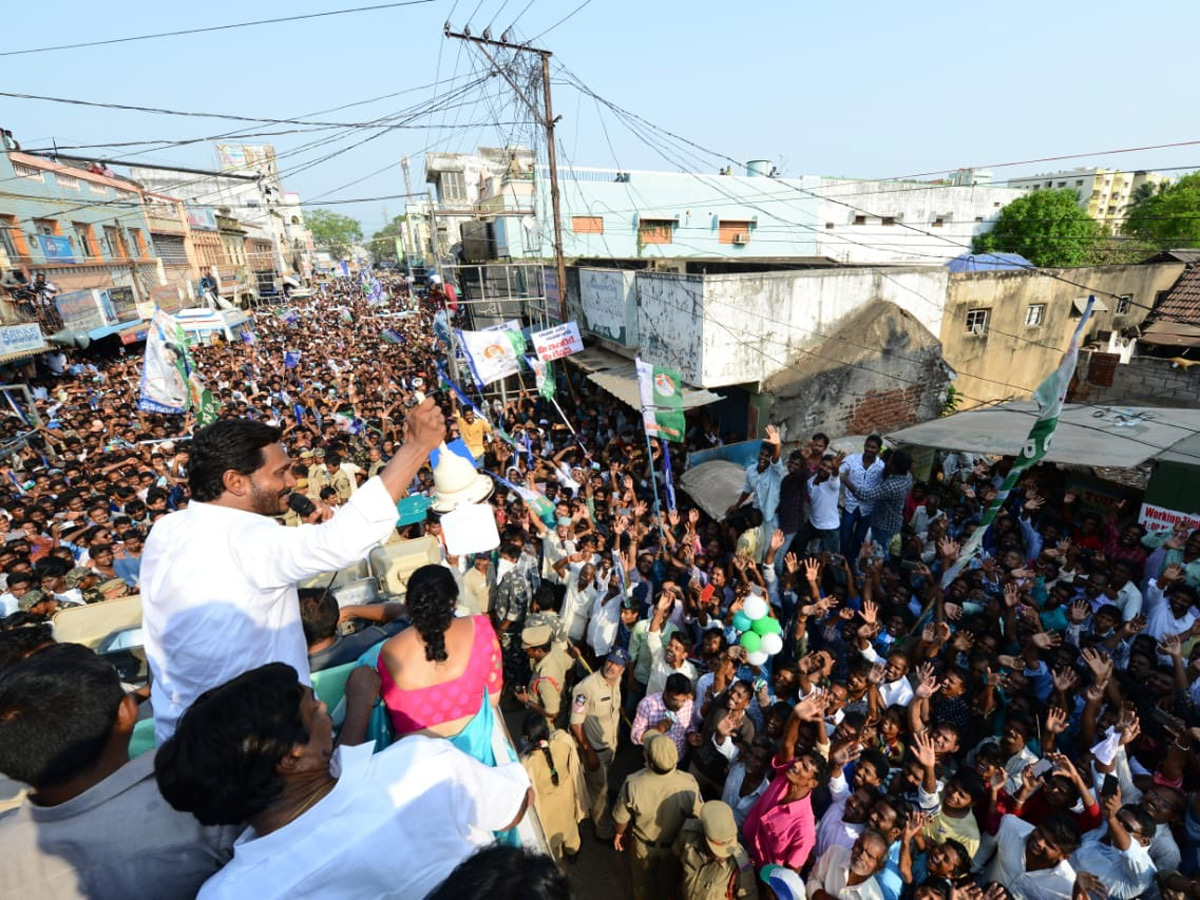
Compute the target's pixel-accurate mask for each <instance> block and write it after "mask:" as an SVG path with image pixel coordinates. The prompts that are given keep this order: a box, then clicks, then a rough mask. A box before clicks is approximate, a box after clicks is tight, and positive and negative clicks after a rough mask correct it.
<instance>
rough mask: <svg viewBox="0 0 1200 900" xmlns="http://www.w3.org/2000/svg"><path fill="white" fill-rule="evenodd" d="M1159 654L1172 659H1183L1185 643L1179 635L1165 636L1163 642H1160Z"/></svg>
mask: <svg viewBox="0 0 1200 900" xmlns="http://www.w3.org/2000/svg"><path fill="white" fill-rule="evenodd" d="M1158 652H1159V653H1162V654H1165V655H1166V656H1169V657H1171V658H1172V659H1182V658H1183V642H1182V641H1181V640H1180V636H1179V635H1177V634H1164V635H1163V637H1162V640H1161V641H1159V642H1158Z"/></svg>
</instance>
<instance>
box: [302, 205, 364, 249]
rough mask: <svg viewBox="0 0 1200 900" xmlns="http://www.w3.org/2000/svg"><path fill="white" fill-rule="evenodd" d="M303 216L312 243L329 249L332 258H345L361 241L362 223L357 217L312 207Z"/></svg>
mask: <svg viewBox="0 0 1200 900" xmlns="http://www.w3.org/2000/svg"><path fill="white" fill-rule="evenodd" d="M304 218H305V224H307V225H308V230H309V231H310V232H312V236H313V243H314V244H316V245H317V247H319V248H320V249H322V250H327V251H329V253H330V254H331V255H332V256H333V258H334V259H347V258H348V257H349V256H350V253H351V251H352V250H353V249H354V245H355V244H361V243H362V239H363V233H362V225H360V224H359V222H358V220H357V219H352V218H350V217H349V216H343V215H341V214H340V213H335V212H333V211H331V210H328V209H314V210H313V211H312V212H310V213H308V214H307V215H306V216H305V217H304Z"/></svg>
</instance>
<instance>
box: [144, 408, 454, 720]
mask: <svg viewBox="0 0 1200 900" xmlns="http://www.w3.org/2000/svg"><path fill="white" fill-rule="evenodd" d="M406 424H407V427H408V440H407V441H406V442H405V443H404V445H403V446H402V447H401V448H400V450H399V451H398V452H397V453H396V455H395V456H394V457H392V460H391V461H390V462H389V463H388V465H387V467H386V468H384V470H383V471H382V472H380V473H379V475H378V476H376V477H375V478H372V479H370V480H369V481H368V482H367V483H366V484H364V485H363V486H362V488H361V489H360V490H358V491H357V492H356V493H355V494H354V496H353V497H351V498H350V501H349V502H348V503H346V505H345V506H343V507H342V508H341V509H339V510H338V513H337V515H336V516H334V515H333V511H332V510H331V509H329V508H328V507H326V506H319V507H318V508H317V510H316V511H315V512H314V513H313V514H312V515H310V516H309V517H308V519H307V522H308V524H309V525H311V527H308V525H301V526H300V527H299V528H281V527H279V525H278V524H277V523H276V522H275V520H274V519H273V518H271V517H273V516H277V515H280V514H282V513H283V512H285V511H286V510H287V509H288V503H287V500H288V496H289V495H290V494H291V493H292V491H293V489H294V488H295V486H296V479H295V476H293V475H292V462H291V460H289V459H288V455H287V451H286V450H285V449H284V447H283V445H282V444H281V443H279V439H280V433H279V431H278V430H277V429H275V428H272V427H270V426H268V425H264V424H263V423H261V422H255V421H251V420H248V419H222V420H220V421H218V422H215V423H213V424H212V425H210V426H208V427H207V428H203V429H201V430H200V431H199V432H198V433H197V434H196V437H195V439H194V440H193V441H192V446H191V458H190V461H189V463H188V483H189V486H190V487H191V492H192V502H191V503H189V504H188V507H187V509H184V510H181V511H179V512H175V513H172V514H170V515H168V516H166V517H164V518H163V519H161V520H160V521H159V522H157V523H156V524H155V526H154V528H152V529H151V531H150V537H149V538H148V540H147V541H146V549H145V551H144V553H143V556H142V568H141V591H142V627H143V631H144V635H145V647H146V656H147V660H148V662H149V664H150V669H151V671H152V672H153V675H154V680H153V687H152V688H151V701H152V703H153V706H154V720H155V726H154V731H155V738H156V740H157V741H158V743H160V744H161V743H162V742H163V741H164V740H166V739H167V738H168V737H170V736H171V733H172V732H173V731H174V728H175V722H176V721H177V720H178V718H179V716H180V715H181V714H182V713H183V711H184V710H185V709H187V708H188V706H189V705H190V704H191V702H192V700H194V699H195V698H196V697H197V696H198V695H199V694H200V693H202V692H203V691H205V690H207V689H209V688H211V687H215V686H216V685H218V684H223V683H224V682H226V681H228V680H229V679H230V678H233V677H234V676H236V675H239V674H241V673H242V672H245V671H247V670H248V669H252V668H254V667H255V666H259V665H262V664H263V663H267V662H275V661H278V662H286V663H288V664H289V665H290V666H292V668H294V669H295V670H296V671H297V672H298V673H299V675H300V679H301V681H302V682H304V683H308V680H309V679H308V648H307V644H306V642H305V640H304V630H303V627H302V625H301V623H300V604H299V599H298V598H297V595H296V582H298V581H300V580H302V579H304V578H309V577H312V576H314V575H319V574H321V573H323V572H333V571H336V570H338V569H341V568H344V567H345V566H348V565H351V564H352V563H355V562H357V561H358V560H360V559H362V558H363V557H364V556H365V555H366V554H367V552H368V551H369V550H370V549H371V547H372V546H374V545H375V544H376V543H378V542H380V541H382V540H384V539H386V538H387V536H388V535H389V534H390V533H391V531H392V529H393V527H394V526H395V523H396V503H397V501H398V500H399V499H400V498H401V497H403V496H404V494H405V492H406V490H407V488H408V485H409V484H411V483H412V480H413V478H414V477H415V476H416V474H417V470H418V469H419V468H420V467H421V466H422V465H424V463H425V461H426V460H427V459H428V457H429V452H430V451H431V450H432V449H434V448H435V447H437V445H438V444H440V443H441V441H442V439H443V438H444V436H445V419H444V418H443V415H442V412H441V410H440V409H438V407H437V406H436V405H435V404H434V402H433V401H432V400H429V401H428V402H426V403H424V404H422V405H421V406H419V407H416V408H415V409H413V410H412V411H411V412H410V413H409V416H408V421H407V423H406ZM318 521H320V522H321V524H319V525H318V524H316V523H317V522H318Z"/></svg>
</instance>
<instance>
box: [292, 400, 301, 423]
mask: <svg viewBox="0 0 1200 900" xmlns="http://www.w3.org/2000/svg"><path fill="white" fill-rule="evenodd" d="M292 415H293V416H295V417H296V424H297V425H299V424H300V423H301V422H303V421H304V407H303V406H301V405H300V404H299V403H293V404H292Z"/></svg>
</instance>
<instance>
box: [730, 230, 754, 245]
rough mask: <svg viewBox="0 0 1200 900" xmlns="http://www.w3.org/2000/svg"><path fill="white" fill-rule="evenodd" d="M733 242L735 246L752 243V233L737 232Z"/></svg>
mask: <svg viewBox="0 0 1200 900" xmlns="http://www.w3.org/2000/svg"><path fill="white" fill-rule="evenodd" d="M733 242H734V243H735V244H748V243H750V232H748V231H736V232H734V235H733Z"/></svg>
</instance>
